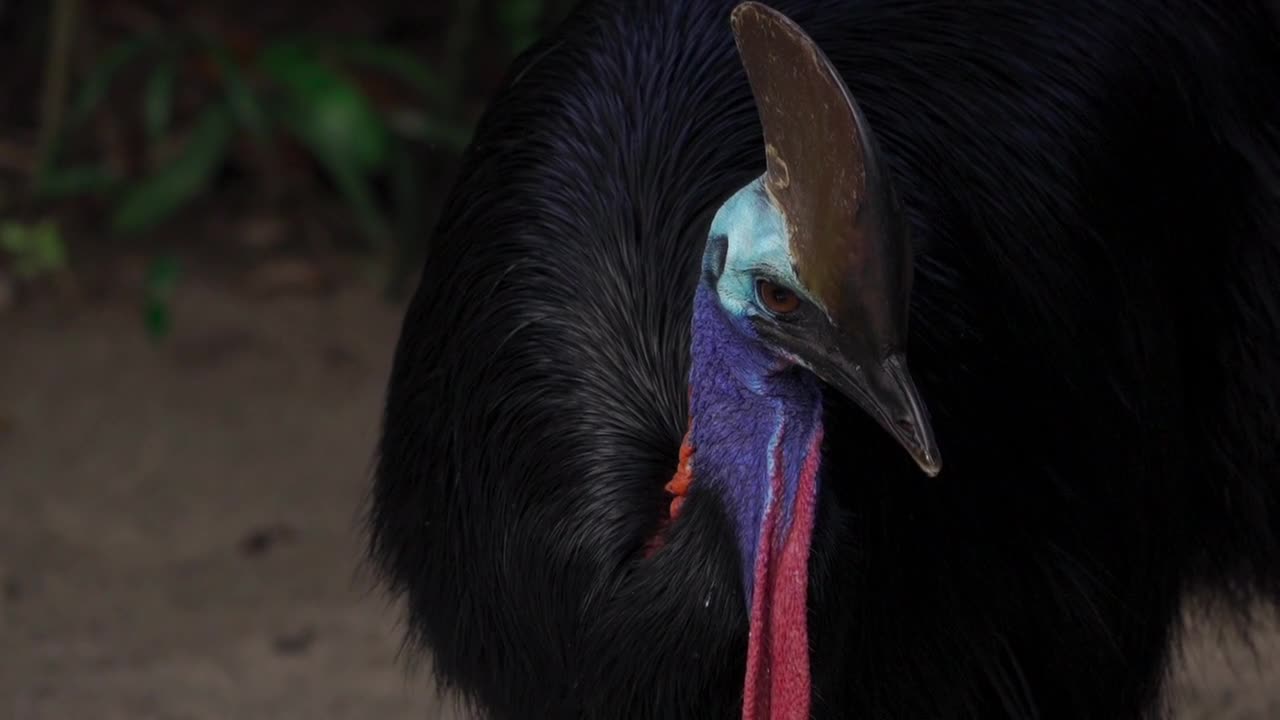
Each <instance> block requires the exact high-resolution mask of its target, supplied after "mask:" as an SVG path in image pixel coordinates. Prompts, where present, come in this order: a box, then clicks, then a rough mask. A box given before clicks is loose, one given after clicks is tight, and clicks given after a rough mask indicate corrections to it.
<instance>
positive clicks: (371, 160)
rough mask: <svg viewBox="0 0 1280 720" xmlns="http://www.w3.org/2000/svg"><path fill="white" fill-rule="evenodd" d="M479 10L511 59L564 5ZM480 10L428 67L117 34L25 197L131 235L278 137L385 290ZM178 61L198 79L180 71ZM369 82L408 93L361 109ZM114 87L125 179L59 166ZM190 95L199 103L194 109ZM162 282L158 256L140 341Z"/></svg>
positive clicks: (38, 234) (410, 243)
mask: <svg viewBox="0 0 1280 720" xmlns="http://www.w3.org/2000/svg"><path fill="white" fill-rule="evenodd" d="M489 1H490V2H492V3H494V8H493V9H494V10H495V11H496V15H495V18H496V20H497V21H498V23H499V25H500V28H501V30H502V32H503V37H504V38H505V41H506V44H507V46H508V48H509V51H510V53H511V54H515V53H518V52H520V51H523V50H524V49H525V48H526V47H528V46H529V45H530V44H531V43H533V42H534V41H535V40H536V38H537V35H538V33H539V31H540V25H541V21H542V19H543V18H544V17H545V16H546V14H547V13H548V12H549V11H551V12H559V11H560V10H561V8H559V7H558V6H559V5H560V4H562V1H563V0H562V1H561V2H554V1H553V2H548V1H547V0H489ZM482 4H483V3H482V2H481V0H454V2H453V8H454V12H453V16H452V18H451V23H450V26H449V27H448V28H447V29H446V31H445V33H444V35H445V37H444V43H443V53H444V57H443V58H439V59H437V60H436V61H434V62H431V63H428V62H426V61H424V59H422V58H420V57H418V56H417V55H415V54H414V53H412V52H410V51H409V50H406V49H404V48H401V47H397V46H394V45H388V44H382V43H376V42H368V41H364V40H356V39H351V38H327V39H326V38H317V37H310V36H302V35H290V36H283V37H275V38H269V39H268V41H267V42H266V43H265V45H264V46H261V47H257V48H255V49H253V50H251V51H250V52H248V53H241V54H239V55H237V54H236V53H233V52H232V51H231V48H230V45H229V42H228V41H227V40H226V39H225V38H220V37H216V36H210V35H207V34H203V33H193V32H187V31H185V30H183V29H182V28H180V27H165V28H159V29H157V30H154V31H150V32H147V33H144V34H139V35H136V36H133V37H126V38H124V39H122V40H120V41H119V42H117V43H115V44H114V45H112V46H111V47H110V48H109V49H108V50H107V51H106V52H105V53H103V55H102V56H101V57H100V58H97V59H95V60H94V61H93V62H92V63H91V66H90V69H89V70H88V71H87V72H86V73H85V74H84V75H83V77H81V78H79V84H78V85H76V86H75V87H74V88H73V89H72V92H71V93H70V100H69V104H68V107H67V110H66V112H64V113H63V112H60V113H58V117H57V118H55V119H54V123H55V124H56V125H57V127H52V128H50V129H49V135H50V137H51V138H52V140H51V142H50V143H49V145H48V147H47V148H46V149H45V151H44V152H43V153H42V156H41V158H40V165H39V167H38V169H37V172H36V174H35V178H34V179H35V182H34V183H33V188H34V192H35V199H37V200H40V199H52V198H67V197H75V196H84V195H93V196H98V197H100V198H102V199H103V200H105V201H106V202H108V203H109V205H110V207H111V210H110V222H109V227H110V228H111V230H112V231H113V232H115V233H117V234H120V235H126V236H130V235H138V234H142V233H146V232H148V231H150V230H152V229H154V228H156V227H157V226H159V225H160V224H162V223H164V222H166V221H167V220H169V219H171V218H173V217H174V216H175V215H176V214H177V213H179V212H180V211H181V210H182V209H183V208H185V207H187V206H188V205H189V204H190V203H191V202H192V201H193V200H194V199H195V198H197V197H199V196H200V195H201V194H202V193H204V192H206V191H207V190H208V188H209V187H210V186H211V184H212V181H213V180H214V178H216V177H217V175H218V173H219V172H220V170H222V168H224V167H225V166H226V164H227V163H228V162H229V161H230V160H231V159H232V153H233V152H236V151H237V150H238V149H239V148H242V147H244V145H243V144H242V143H240V142H238V141H239V139H240V138H241V137H246V138H247V139H250V140H251V141H252V142H253V144H252V146H251V147H256V148H257V149H258V151H260V152H265V153H276V152H277V151H278V146H277V145H276V144H275V142H274V141H276V140H278V139H280V138H289V139H290V140H292V142H293V143H295V144H296V145H297V146H300V147H301V148H303V149H304V150H305V151H306V152H307V153H309V154H310V155H311V157H312V159H313V160H314V161H315V164H316V166H317V167H319V168H321V169H322V170H323V171H324V173H325V174H327V176H328V179H329V180H330V181H331V182H332V185H333V187H335V188H336V189H337V191H338V192H339V194H340V195H341V196H342V198H343V199H344V201H345V203H346V205H347V206H348V207H349V208H350V210H351V212H352V216H353V217H354V219H355V220H356V222H357V226H358V228H359V229H360V232H361V234H362V236H363V237H364V238H365V240H366V241H367V243H368V244H369V247H370V248H371V249H373V250H375V251H376V252H377V253H379V254H380V255H381V257H382V259H383V261H384V262H385V263H387V264H388V266H389V267H388V268H386V269H387V272H386V273H384V274H383V277H385V278H388V282H389V283H391V282H395V278H396V277H397V275H396V272H397V270H396V268H395V267H394V266H395V265H396V264H397V263H398V262H399V263H403V262H405V261H406V259H408V258H410V257H411V255H412V254H413V252H414V250H413V247H415V243H417V242H420V238H422V237H424V236H425V234H426V232H427V220H426V218H424V217H423V214H424V213H425V212H428V211H429V209H430V208H432V207H433V203H432V202H431V201H429V200H427V201H424V198H423V193H425V192H426V188H425V186H424V181H423V176H422V175H421V171H420V170H419V169H418V168H417V167H416V164H417V163H418V162H419V161H420V155H417V154H416V152H415V148H417V147H425V148H431V149H433V150H435V151H444V152H446V153H449V154H453V155H456V154H458V153H460V152H461V151H462V150H463V148H464V147H465V146H466V144H467V143H468V142H469V141H470V137H471V127H470V125H471V122H470V120H469V118H467V117H466V112H467V111H466V110H465V109H464V108H466V107H467V105H466V104H465V103H464V102H463V100H464V97H465V90H466V83H465V82H464V80H465V77H466V75H467V73H466V70H467V65H466V63H465V62H464V57H465V56H466V54H467V53H468V52H469V50H470V48H471V47H472V44H473V42H472V41H473V39H474V38H473V35H474V33H475V31H476V29H477V27H478V21H479V18H480V14H479V9H480V7H481V5H482ZM549 6H556V7H549ZM63 59H64V60H65V58H63ZM193 68H196V69H197V70H196V72H200V73H201V74H200V76H199V77H194V78H193V77H191V74H192V72H193ZM126 72H133V73H137V74H140V75H141V81H140V82H139V83H138V84H137V86H136V87H137V89H136V90H131V89H130V87H129V84H128V83H126V82H123V81H122V77H123V76H124V75H125V73H126ZM370 73H372V74H373V75H374V76H377V77H380V78H385V79H388V80H390V81H392V84H393V85H395V86H397V87H401V88H404V89H407V90H408V91H409V99H408V100H407V101H406V100H404V98H401V99H400V102H398V103H396V104H394V106H393V107H387V106H386V105H387V104H386V103H379V102H375V100H374V98H373V97H371V96H370V94H369V93H368V91H367V89H366V88H367V86H366V85H365V84H363V83H362V79H367V78H370V77H371V76H370ZM205 76H208V77H207V78H206V77H205ZM201 90H204V92H203V94H201V93H200V91H201ZM116 93H136V95H137V100H136V105H134V104H131V106H132V107H134V108H136V110H135V112H134V113H131V116H132V118H133V119H134V120H135V121H136V122H137V123H138V126H139V130H140V132H137V133H128V135H130V136H132V137H140V138H142V139H143V140H144V141H145V143H146V144H147V147H146V148H145V157H146V158H147V162H145V163H143V164H142V165H143V166H145V170H143V171H142V172H141V173H140V176H134V174H133V173H132V172H127V173H124V174H121V173H120V171H119V170H114V171H113V167H114V166H113V165H112V164H111V163H108V162H107V161H106V160H105V158H100V159H77V160H75V161H72V162H67V161H66V160H65V158H64V156H66V155H69V154H70V152H69V147H70V146H69V143H68V142H67V140H68V139H70V138H78V137H84V136H86V134H87V133H85V132H84V130H85V128H86V125H87V124H88V123H89V122H90V121H91V120H93V119H94V117H95V115H96V114H97V113H98V112H99V110H100V109H101V108H102V107H103V106H104V105H106V104H108V102H109V100H110V99H111V98H113V97H115V95H116ZM179 97H181V98H182V102H179ZM191 97H198V98H199V104H198V105H197V106H196V107H194V108H192V107H191V103H190V102H188V99H189V98H191ZM111 104H112V105H115V106H119V103H111ZM379 181H386V183H385V187H387V189H388V190H389V193H388V195H387V197H382V196H380V195H379V193H378V192H376V191H375V188H377V187H379V185H378V183H379ZM0 241H3V243H4V245H3V249H4V251H5V252H7V253H9V254H11V255H14V256H15V257H16V258H20V259H19V260H16V261H15V262H17V263H18V266H19V267H20V268H22V270H20V272H37V271H38V270H39V269H42V268H46V267H49V266H54V265H56V266H61V264H62V263H64V262H65V248H64V247H63V245H62V241H61V236H60V235H59V234H58V233H57V228H56V226H52V225H40V226H35V227H33V228H26V227H25V226H17V225H14V224H12V223H10V224H6V225H4V226H3V235H0ZM177 277H178V272H177V264H176V261H174V260H172V258H161V259H157V260H156V263H155V265H154V266H153V267H152V269H151V272H150V273H149V275H148V279H147V290H146V294H147V300H146V307H145V318H146V326H147V328H148V330H149V332H150V333H151V334H152V335H153V336H154V337H162V336H164V335H165V334H166V333H167V332H168V329H169V326H170V323H171V318H170V314H169V309H168V307H169V305H168V298H169V296H170V294H171V293H172V290H173V286H174V283H176V281H177Z"/></svg>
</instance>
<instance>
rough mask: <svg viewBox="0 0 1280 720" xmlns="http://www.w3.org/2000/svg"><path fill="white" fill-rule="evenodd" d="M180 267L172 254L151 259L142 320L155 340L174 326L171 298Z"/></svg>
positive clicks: (167, 333) (144, 284) (165, 335)
mask: <svg viewBox="0 0 1280 720" xmlns="http://www.w3.org/2000/svg"><path fill="white" fill-rule="evenodd" d="M179 275H180V268H179V266H178V261H177V259H175V258H174V257H173V256H172V255H161V256H160V257H157V258H155V259H154V260H152V261H151V265H150V266H149V267H148V268H147V277H146V279H145V281H144V282H143V302H142V322H143V325H144V326H145V327H146V328H147V334H148V335H150V336H151V338H152V339H154V340H160V339H163V338H165V337H167V336H168V335H169V332H170V330H171V329H172V328H173V311H172V309H171V305H170V299H171V298H172V297H173V291H174V289H175V288H176V287H177V285H178V277H179Z"/></svg>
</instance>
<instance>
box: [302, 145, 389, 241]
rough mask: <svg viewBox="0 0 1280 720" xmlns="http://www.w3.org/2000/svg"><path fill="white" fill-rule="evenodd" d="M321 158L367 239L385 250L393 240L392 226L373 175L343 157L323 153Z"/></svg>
mask: <svg viewBox="0 0 1280 720" xmlns="http://www.w3.org/2000/svg"><path fill="white" fill-rule="evenodd" d="M319 159H320V161H321V163H322V164H323V165H324V166H325V169H326V170H328V171H329V177H330V178H331V179H332V180H333V183H334V184H335V185H337V186H338V191H339V192H340V193H342V196H343V198H344V199H345V200H346V201H347V204H348V205H350V206H351V210H352V212H354V213H355V216H356V222H357V223H358V224H359V226H360V230H361V232H363V233H364V235H365V238H366V239H367V240H368V241H369V243H370V244H371V245H373V247H374V248H376V249H378V250H384V249H385V248H386V247H387V246H388V245H389V244H390V242H391V229H390V227H389V225H388V223H387V221H386V219H385V218H384V217H383V214H382V211H381V210H379V209H378V203H377V201H376V200H375V199H374V193H373V187H372V186H371V185H370V184H369V178H368V177H367V176H366V175H365V174H364V173H363V172H361V169H360V168H358V167H354V166H353V165H351V164H350V163H349V162H344V161H343V159H342V158H332V157H326V156H323V155H322V156H321V157H320V158H319Z"/></svg>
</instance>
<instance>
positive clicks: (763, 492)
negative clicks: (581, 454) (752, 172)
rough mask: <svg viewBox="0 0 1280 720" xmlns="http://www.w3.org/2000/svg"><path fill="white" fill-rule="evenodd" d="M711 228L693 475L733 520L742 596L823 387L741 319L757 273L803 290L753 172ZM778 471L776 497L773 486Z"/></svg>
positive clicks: (783, 516) (748, 312)
mask: <svg viewBox="0 0 1280 720" xmlns="http://www.w3.org/2000/svg"><path fill="white" fill-rule="evenodd" d="M710 234H711V237H712V238H713V239H714V238H717V237H718V236H722V237H724V238H726V239H727V245H726V247H725V248H724V257H725V260H724V267H723V271H722V272H721V273H720V274H719V277H718V278H717V277H715V276H714V274H715V270H716V269H717V268H716V267H714V266H715V265H718V264H719V257H718V251H716V250H715V249H714V244H715V243H714V241H713V242H710V243H708V249H707V255H706V258H705V259H704V267H705V268H707V269H709V270H710V271H711V272H704V274H703V279H702V281H701V282H700V283H699V285H698V289H697V293H696V295H695V300H694V319H693V347H692V351H693V352H692V356H693V357H692V361H693V362H692V367H691V371H690V377H689V380H690V386H691V388H692V405H691V415H692V418H693V437H692V444H693V447H694V451H695V456H694V461H693V475H694V478H695V483H697V484H698V485H700V486H702V487H706V488H709V489H711V490H712V491H713V492H714V493H715V494H716V495H717V496H718V497H719V498H720V500H721V502H722V503H723V506H724V509H725V512H726V514H727V515H728V517H729V519H730V521H731V522H732V524H733V526H734V530H735V535H736V540H737V544H738V548H739V551H740V554H741V558H742V565H741V570H742V575H743V587H744V589H745V592H746V598H747V601H748V603H750V602H751V598H752V596H753V594H752V590H753V581H754V571H755V560H756V556H757V553H758V545H759V541H760V530H761V523H762V520H763V517H764V513H765V511H766V509H767V508H768V506H769V505H770V504H771V503H773V502H780V503H781V504H782V507H781V513H780V527H781V528H785V527H786V526H787V525H788V524H789V522H790V517H791V511H792V507H793V504H794V498H795V490H796V488H797V486H798V484H799V477H800V469H801V466H802V465H803V462H804V458H805V455H806V453H807V452H808V449H809V447H810V442H811V441H812V439H813V436H814V433H816V432H817V431H818V430H819V429H820V427H821V419H822V393H821V390H820V387H819V385H818V381H817V379H816V378H815V377H814V376H813V375H812V374H811V373H810V372H808V371H806V370H804V369H802V368H800V367H798V366H796V365H795V363H794V362H793V361H792V360H791V359H789V358H787V357H786V356H785V355H784V354H783V353H781V352H780V351H778V350H776V349H775V348H772V347H770V346H769V345H768V344H767V343H765V342H764V341H763V340H762V339H761V338H760V337H759V335H758V334H757V333H756V331H755V329H754V327H753V326H752V322H751V320H750V318H751V317H752V316H753V315H756V314H763V313H767V311H766V310H765V309H763V308H762V307H761V306H760V304H759V302H758V301H757V300H756V293H755V281H756V278H757V277H759V276H761V275H763V276H765V277H768V278H769V279H770V280H771V281H772V282H775V283H781V284H784V285H786V286H787V287H788V288H791V289H792V290H793V291H795V292H798V293H799V292H801V291H802V287H801V286H800V283H799V282H798V280H797V279H796V276H795V271H794V270H793V269H792V263H791V256H790V252H789V247H788V243H787V237H786V231H785V222H784V220H783V218H782V215H781V214H780V213H778V211H777V210H776V209H775V208H774V207H773V204H772V203H771V202H770V201H769V199H768V196H767V195H766V194H765V192H764V188H763V185H762V183H761V181H759V180H758V181H756V182H753V183H752V184H750V185H748V186H747V187H746V188H744V189H743V190H741V191H740V192H738V193H737V194H736V195H734V196H733V197H732V198H730V199H729V201H728V202H726V203H725V204H724V206H723V207H722V208H721V209H720V211H719V213H717V215H716V217H715V219H714V221H713V222H712V226H711V233H710ZM778 452H780V454H781V460H782V462H781V464H779V463H778V462H777V461H776V459H775V458H776V457H777V453H778ZM778 474H781V477H780V478H778V479H779V480H780V482H781V486H782V491H783V497H781V498H775V497H774V493H773V490H772V486H773V482H774V480H775V476H776V475H778ZM784 535H785V532H783V533H780V536H784Z"/></svg>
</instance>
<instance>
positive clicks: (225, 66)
mask: <svg viewBox="0 0 1280 720" xmlns="http://www.w3.org/2000/svg"><path fill="white" fill-rule="evenodd" d="M206 46H207V49H208V50H209V52H210V54H212V55H213V61H214V62H215V63H217V64H218V68H219V69H220V70H221V71H222V80H223V83H224V85H223V90H224V92H225V93H226V96H227V105H228V106H229V107H230V108H231V112H232V113H233V114H234V115H235V119H236V121H237V122H238V123H240V125H241V126H242V127H244V128H245V129H246V130H248V131H249V134H250V135H252V136H253V137H254V138H255V139H258V140H264V139H266V137H267V133H268V129H267V114H266V112H264V111H263V109H262V105H261V103H259V102H258V98H257V97H256V96H254V94H253V90H252V89H251V88H250V87H249V83H248V81H247V80H245V76H244V73H242V72H241V71H240V66H239V64H237V63H236V61H235V59H234V58H232V57H231V53H229V52H227V49H226V48H225V47H223V46H222V45H221V44H218V43H216V42H213V41H208V42H207V43H206Z"/></svg>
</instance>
